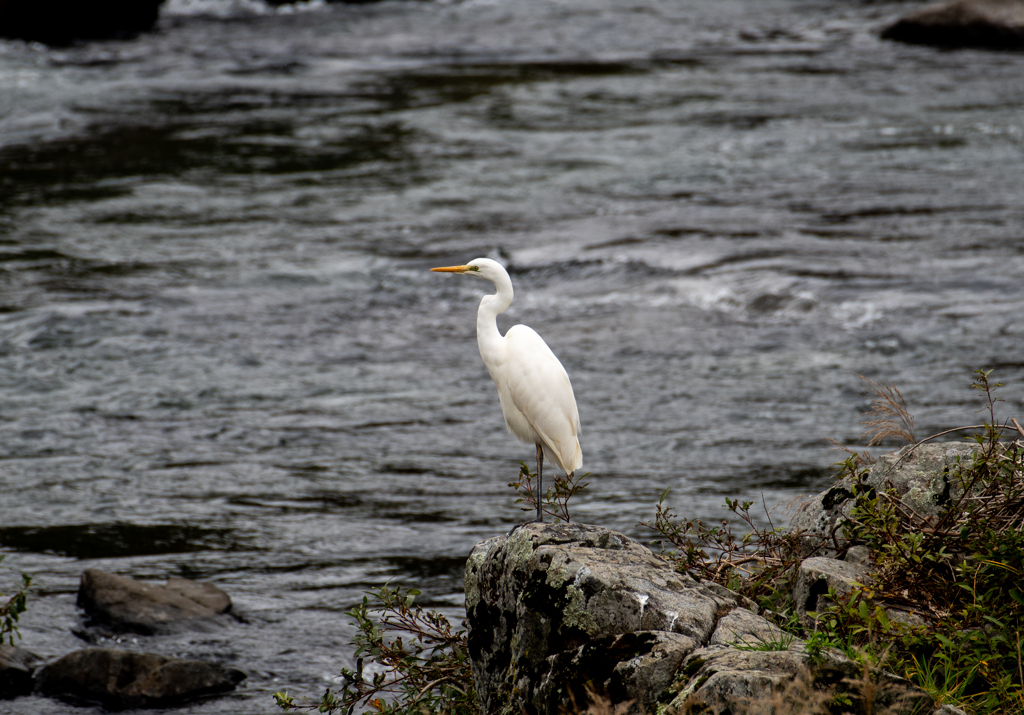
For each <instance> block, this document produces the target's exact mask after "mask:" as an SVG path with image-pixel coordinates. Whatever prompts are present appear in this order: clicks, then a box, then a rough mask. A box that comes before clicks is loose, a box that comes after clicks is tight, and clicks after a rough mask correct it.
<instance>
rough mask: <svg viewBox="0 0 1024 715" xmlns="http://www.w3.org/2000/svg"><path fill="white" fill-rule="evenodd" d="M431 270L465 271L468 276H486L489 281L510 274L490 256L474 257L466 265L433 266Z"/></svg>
mask: <svg viewBox="0 0 1024 715" xmlns="http://www.w3.org/2000/svg"><path fill="white" fill-rule="evenodd" d="M430 270H432V271H437V272H439V273H463V274H465V275H467V276H475V277H477V278H486V279H487V280H489V281H494V280H496V279H497V278H498V277H499V276H508V273H507V272H506V271H505V269H504V268H502V266H501V264H500V263H498V262H497V261H492V260H491V259H490V258H474V259H473V260H472V261H470V262H469V263H467V264H466V265H464V266H443V267H441V268H431V269H430Z"/></svg>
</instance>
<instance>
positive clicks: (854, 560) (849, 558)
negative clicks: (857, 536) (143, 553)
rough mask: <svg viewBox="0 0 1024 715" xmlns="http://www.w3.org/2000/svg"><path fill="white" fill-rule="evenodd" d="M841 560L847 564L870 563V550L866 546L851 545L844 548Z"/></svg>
mask: <svg viewBox="0 0 1024 715" xmlns="http://www.w3.org/2000/svg"><path fill="white" fill-rule="evenodd" d="M843 561H845V562H846V563H848V564H859V565H861V566H870V565H871V552H870V551H868V547H867V546H851V547H850V548H848V549H847V550H846V556H844V557H843Z"/></svg>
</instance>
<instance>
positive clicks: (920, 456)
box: [790, 442, 978, 557]
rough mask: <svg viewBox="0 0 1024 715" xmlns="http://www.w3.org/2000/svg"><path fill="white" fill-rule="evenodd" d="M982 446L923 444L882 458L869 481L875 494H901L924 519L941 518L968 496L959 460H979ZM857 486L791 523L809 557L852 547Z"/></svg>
mask: <svg viewBox="0 0 1024 715" xmlns="http://www.w3.org/2000/svg"><path fill="white" fill-rule="evenodd" d="M977 449H978V445H977V444H976V443H973V442H947V443H945V444H922V445H920V446H918V447H915V448H914V449H913V450H912V452H910V453H909V454H908V451H910V448H909V447H904V448H903V449H900V450H898V451H896V452H890V453H889V454H886V455H884V456H882V457H880V458H879V459H878V461H877V462H875V463H874V464H873V465H872V466H871V469H870V470H869V471H868V474H867V476H866V477H865V478H864V480H863V485H862V488H863V489H865V491H866V492H867V493H869V494H875V493H878V492H879V491H887V490H890V489H892V490H895V492H896V495H897V496H898V497H899V499H900V501H901V503H902V505H903V506H904V507H906V508H909V509H912V510H913V511H914V512H915V513H916V514H917V515H918V516H920V517H922V518H924V519H928V518H931V519H937V518H938V517H939V515H940V514H941V513H942V511H943V509H945V508H946V507H947V506H949V505H950V504H951V503H952V502H953V501H955V500H956V499H958V498H959V497H960V496H961V495H962V494H963V491H964V490H963V486H962V485H961V484H960V482H959V481H958V480H957V478H956V476H957V463H958V461H959V460H971V459H973V456H974V452H975V451H977ZM853 490H854V484H853V480H852V479H851V478H850V477H848V476H847V477H844V478H843V479H841V480H839V481H838V482H837V483H836V484H835V485H833V486H832V487H831V488H830V489H827V490H826V491H824V492H822V493H821V494H819V495H818V496H816V497H814V498H813V499H811V500H810V501H808V502H805V503H804V504H803V505H801V507H800V508H799V510H798V511H797V513H796V514H795V515H794V516H793V519H792V521H791V523H790V530H791V531H795V532H800V533H801V534H802V539H801V546H802V549H803V553H804V554H805V555H812V554H813V555H815V556H827V557H832V556H836V555H837V554H838V553H839V551H840V550H845V549H846V548H848V547H849V546H851V543H850V541H849V540H847V539H846V538H844V535H843V526H844V525H845V524H847V523H848V520H849V516H850V511H851V510H852V508H853V506H854V494H853Z"/></svg>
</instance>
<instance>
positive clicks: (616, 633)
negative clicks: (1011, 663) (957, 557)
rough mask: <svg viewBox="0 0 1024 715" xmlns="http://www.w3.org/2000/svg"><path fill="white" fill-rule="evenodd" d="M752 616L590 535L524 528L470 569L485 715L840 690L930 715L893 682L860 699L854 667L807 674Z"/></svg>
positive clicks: (725, 707)
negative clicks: (598, 699)
mask: <svg viewBox="0 0 1024 715" xmlns="http://www.w3.org/2000/svg"><path fill="white" fill-rule="evenodd" d="M812 565H813V564H812ZM847 566H848V567H850V568H851V569H855V568H864V567H863V566H859V567H858V566H856V565H855V564H853V563H850V564H843V563H841V564H840V566H839V568H840V569H843V568H845V567H847ZM823 572H824V570H823ZM859 573H860V572H858V574H859ZM844 575H847V576H848V574H845V572H844ZM756 610H757V609H756V607H755V606H754V604H753V603H751V602H750V601H749V600H748V599H746V598H744V597H742V596H740V595H738V594H736V593H733V592H732V591H730V590H728V589H726V588H724V587H722V586H719V585H716V584H712V583H704V582H700V581H697V580H696V579H694V578H693V577H691V576H689V575H687V574H681V573H679V572H678V571H676V570H675V569H674V568H673V567H672V566H671V565H670V564H669V563H668V562H666V561H665V560H664V559H662V558H660V557H658V556H655V555H654V554H653V553H651V551H650V550H648V549H647V548H645V547H644V546H642V545H640V544H638V543H636V542H635V541H632V540H631V539H629V538H627V537H625V536H623V535H622V534H619V533H616V532H613V531H609V530H607V529H602V528H599V527H594V526H586V525H582V524H527V525H524V526H522V527H517V528H516V529H514V530H513V531H512V533H510V534H508V535H507V536H500V537H495V538H493V539H489V540H488V541H485V542H483V543H481V544H478V545H477V547H476V548H475V549H474V550H473V552H472V554H471V555H470V558H469V561H468V563H467V565H466V614H467V620H466V623H467V625H468V633H467V641H468V646H469V655H470V659H471V660H472V665H473V677H474V681H475V683H476V687H477V692H478V694H479V697H480V706H481V710H482V712H484V713H486V714H487V715H521V714H524V713H525V714H526V715H541V714H543V715H555V713H559V712H564V711H568V712H582V710H583V709H585V707H586V705H587V704H588V702H589V700H590V693H591V692H592V693H595V694H597V695H598V696H603V697H606V698H608V699H610V701H611V703H612V705H613V706H618V705H620V704H622V703H629V706H628V708H627V712H628V713H634V714H637V713H649V714H652V715H677V713H678V714H679V715H682V713H688V712H702V713H708V714H711V713H721V714H722V715H724V713H731V714H732V715H746V714H747V713H754V712H762V710H760V709H759V708H761V707H762V706H763V705H765V703H772V702H776V701H778V702H779V703H781V704H782V705H784V704H785V703H786V702H787V701H786V700H785V698H789V699H790V700H789V701H788V702H791V703H792V702H799V699H800V698H805V699H806V698H807V697H810V696H811V695H814V697H819V696H820V697H823V698H825V699H826V700H827V699H828V698H830V697H831V694H826V695H821V693H827V692H828V691H829V689H832V691H834V690H835V689H836V688H840V689H844V690H845V691H846V692H849V693H850V697H851V698H852V700H854V701H857V700H858V698H859V699H860V700H861V701H864V704H865V705H866V701H865V700H864V699H865V698H870V699H871V701H872V707H874V710H873V712H887V713H890V715H910V714H911V713H915V714H916V713H925V712H929V711H930V710H931V708H932V701H931V699H930V698H929V697H928V695H926V694H925V693H924V692H922V691H920V690H918V689H916V688H914V687H913V686H911V685H910V684H909V683H907V682H906V681H904V680H901V679H900V678H897V677H896V676H893V675H890V674H887V673H881V672H876V673H874V674H873V675H872V681H871V682H870V683H868V684H867V685H865V686H864V687H863V688H861V690H859V691H858V690H857V688H858V686H857V684H856V683H857V681H858V680H862V679H863V677H864V676H863V673H862V672H860V671H859V669H858V668H859V667H858V666H857V665H856V664H854V663H852V662H850V661H848V660H845V659H843V658H842V657H840V656H838V655H836V656H834V657H833V658H831V659H826V662H825V663H824V664H821V663H814V664H812V663H811V662H810V661H809V659H808V655H807V654H806V652H805V650H806V649H805V643H804V642H803V641H801V640H800V639H797V638H794V637H792V636H790V635H788V634H786V633H785V632H783V631H782V630H781V629H780V628H778V627H777V626H775V625H773V624H772V623H770V622H768V621H767V620H766V619H765V618H763V617H762V616H760V615H758V614H757V613H756ZM801 688H803V690H801ZM588 691H589V692H588ZM815 694H817V695H815ZM779 698H782V700H779ZM693 708H697V709H693ZM886 708H889V709H886ZM862 710H863V711H865V712H870V711H872V710H870V709H865V708H862ZM771 711H772V712H788V711H789V710H786V709H784V708H783V709H778V708H777V709H776V710H771ZM617 712H619V711H618V710H617ZM764 712H768V711H767V710H765V711H764Z"/></svg>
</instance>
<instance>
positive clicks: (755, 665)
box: [661, 645, 933, 715]
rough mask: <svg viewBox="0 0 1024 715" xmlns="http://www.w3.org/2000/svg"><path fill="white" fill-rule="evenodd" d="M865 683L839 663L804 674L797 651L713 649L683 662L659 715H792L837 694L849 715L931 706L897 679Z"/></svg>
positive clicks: (884, 676)
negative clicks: (846, 702) (687, 714)
mask: <svg viewBox="0 0 1024 715" xmlns="http://www.w3.org/2000/svg"><path fill="white" fill-rule="evenodd" d="M864 677H865V676H864V673H863V672H861V671H860V670H859V668H858V666H857V665H856V664H855V663H853V662H852V661H848V660H844V659H840V658H836V659H834V660H830V661H828V662H826V663H824V664H819V665H816V666H815V667H814V668H808V663H807V656H806V655H804V654H803V652H802V646H798V647H790V648H789V649H788V650H774V651H773V650H741V649H739V648H735V647H731V646H724V645H712V646H709V647H707V648H700V649H698V650H695V651H694V652H693V653H691V654H690V655H689V656H688V657H687V658H686V660H685V661H684V663H683V667H682V668H681V669H680V673H679V677H678V678H677V680H676V682H675V683H674V684H673V688H672V690H673V692H674V698H673V699H672V700H670V701H669V702H668V704H667V705H666V706H665V707H664V708H663V709H662V710H661V712H663V713H667V714H670V715H671V714H672V713H684V712H699V713H702V714H705V715H726V714H728V715H742V714H744V713H755V712H758V713H760V712H779V713H783V712H793V711H795V710H796V708H795V707H794V706H796V705H804V706H807V705H810V704H812V702H813V701H814V700H815V699H817V701H818V704H823V703H825V702H827V701H828V700H830V699H831V697H832V694H833V693H835V692H840V691H841V692H845V693H847V694H848V696H849V698H850V701H851V704H852V708H851V710H850V711H851V712H886V713H892V714H893V715H895V714H896V713H903V714H906V715H910V713H926V712H929V711H930V710H931V708H932V706H933V703H932V699H931V698H930V697H929V696H928V695H927V694H926V693H925V692H924V691H922V690H920V689H918V688H916V687H914V686H913V685H911V684H910V683H909V682H908V681H906V680H904V679H902V678H898V677H896V676H894V675H891V674H889V673H884V672H883V673H876V674H875V675H874V676H872V680H870V681H865V680H864ZM823 693H825V694H823ZM869 699H870V701H871V706H870V707H867V701H868V700H869ZM808 711H811V710H810V709H809V710H808ZM813 711H814V712H817V710H813Z"/></svg>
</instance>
